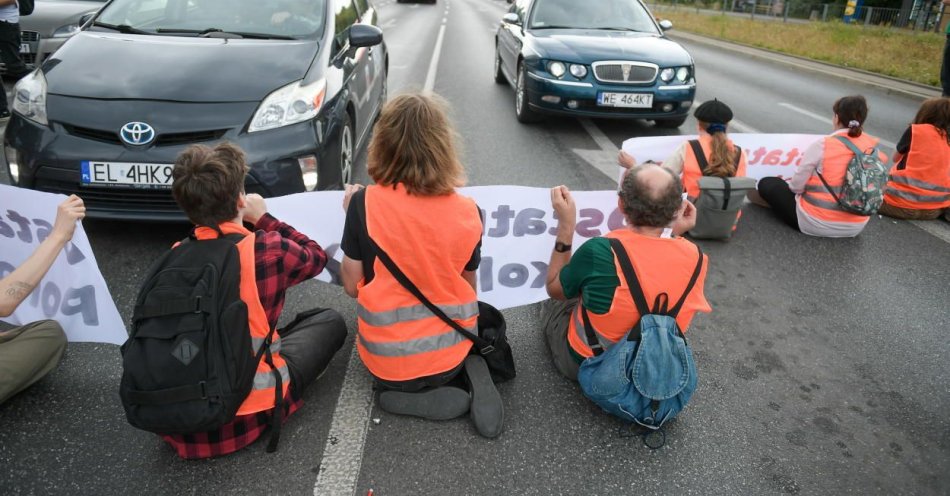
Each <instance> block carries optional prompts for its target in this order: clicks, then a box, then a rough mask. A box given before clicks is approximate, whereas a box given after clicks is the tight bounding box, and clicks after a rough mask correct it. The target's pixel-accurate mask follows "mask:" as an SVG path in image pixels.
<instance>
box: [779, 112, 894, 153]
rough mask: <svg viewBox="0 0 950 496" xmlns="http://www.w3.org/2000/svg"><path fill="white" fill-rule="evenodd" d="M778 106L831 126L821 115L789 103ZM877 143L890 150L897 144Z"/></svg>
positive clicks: (828, 119) (885, 141)
mask: <svg viewBox="0 0 950 496" xmlns="http://www.w3.org/2000/svg"><path fill="white" fill-rule="evenodd" d="M778 106H779V107H784V108H787V109H789V110H791V111H792V112H798V113H799V114H802V115H804V116H807V117H811V118H812V119H815V120H816V121H819V122H823V123H825V124H828V125H829V126H831V125H832V122H831V119H830V118H828V117H825V116H823V115H819V114H816V113H814V112H811V111H809V110H805V109H803V108H799V107H796V106H794V105H792V104H791V103H779V104H778ZM878 141H879V142H880V143H881V144H882V145H884V146H886V147H888V148H891V149H895V148H897V144H895V143H892V142H890V141H887V140H886V139H881V138H878Z"/></svg>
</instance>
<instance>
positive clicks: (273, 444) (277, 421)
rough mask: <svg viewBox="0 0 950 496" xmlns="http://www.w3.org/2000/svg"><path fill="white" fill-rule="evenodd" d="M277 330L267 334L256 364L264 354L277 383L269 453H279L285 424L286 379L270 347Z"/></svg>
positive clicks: (271, 420) (265, 361) (274, 328)
mask: <svg viewBox="0 0 950 496" xmlns="http://www.w3.org/2000/svg"><path fill="white" fill-rule="evenodd" d="M276 330H277V328H276V327H271V329H270V331H269V332H268V333H267V337H266V338H265V339H264V344H263V345H261V350H260V351H258V354H257V360H256V362H255V363H260V361H261V354H263V355H264V363H266V364H267V365H268V366H269V367H270V370H271V372H272V373H273V374H274V378H275V380H276V383H277V384H276V387H275V388H274V413H272V414H271V417H270V440H268V442H267V448H266V451H267V452H268V453H273V452H275V451H277V443H279V442H280V427H281V426H282V425H283V424H284V378H283V377H282V376H281V375H280V370H279V369H278V368H277V366H276V365H274V356H273V354H272V353H271V351H270V345H271V343H272V342H273V339H274V332H275V331H276ZM262 352H263V353H262Z"/></svg>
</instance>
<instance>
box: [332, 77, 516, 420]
mask: <svg viewBox="0 0 950 496" xmlns="http://www.w3.org/2000/svg"><path fill="white" fill-rule="evenodd" d="M454 135H455V133H454V131H453V129H452V126H451V124H450V123H449V120H448V116H447V115H446V112H445V110H444V104H443V103H441V101H439V100H437V99H435V98H432V97H427V96H423V95H401V96H399V97H396V98H394V99H392V100H391V101H390V102H389V103H387V104H386V106H385V107H384V108H383V111H382V114H381V115H380V118H379V122H378V123H377V124H376V127H375V129H374V132H373V139H372V141H371V142H370V145H369V156H368V160H367V162H368V172H369V175H370V177H371V178H373V180H374V181H375V182H376V185H375V186H369V187H367V188H365V189H361V188H362V187H361V186H359V185H351V186H348V187H347V190H346V195H345V197H344V203H343V208H344V209H346V224H345V226H344V228H343V242H342V245H341V247H342V249H343V252H344V253H345V254H346V256H344V258H343V264H342V279H343V287H344V289H345V290H346V293H347V294H348V295H350V296H352V297H354V298H356V300H357V305H358V316H359V319H358V322H359V335H358V339H357V340H356V346H357V350H358V351H359V354H360V358H361V359H362V360H363V363H364V364H365V365H366V368H367V369H368V370H369V372H370V373H371V374H372V375H373V376H374V377H375V378H376V383H377V388H378V389H381V390H382V392H381V393H380V395H379V406H380V408H382V409H383V410H384V411H387V412H390V413H395V414H401V415H412V416H417V417H422V418H426V419H430V420H446V419H451V418H455V417H459V416H462V415H464V414H465V413H466V412H470V417H471V419H472V422H473V424H474V425H475V428H476V430H477V431H478V433H479V434H481V435H482V436H485V437H488V438H494V437H496V436H498V435H499V434H501V431H502V428H503V423H504V410H503V405H502V402H501V396H500V395H499V394H498V391H497V389H495V385H494V383H493V382H492V379H491V376H490V375H489V370H488V367H487V364H486V362H485V360H484V359H483V358H482V357H481V356H479V355H475V354H471V353H472V342H471V341H469V340H468V339H467V338H466V337H465V336H464V335H462V334H461V333H460V332H458V331H457V330H455V329H453V328H452V327H450V326H449V325H448V324H447V323H446V322H445V321H443V320H441V318H440V317H437V316H436V315H435V314H433V313H432V311H431V310H429V308H427V307H426V306H424V304H423V303H421V301H422V300H421V299H420V298H417V297H416V296H414V295H413V292H411V291H410V289H409V287H410V286H408V285H407V282H408V284H411V285H414V286H415V287H416V289H417V291H418V293H419V294H421V295H422V296H423V297H425V298H426V299H428V300H430V301H431V302H432V303H433V304H434V305H437V306H438V307H439V308H440V309H441V310H442V311H443V312H444V313H445V314H446V317H447V318H449V319H452V320H454V321H455V322H456V323H457V324H458V325H459V326H461V327H463V328H466V329H469V330H471V332H472V333H473V334H474V333H476V329H477V322H478V316H479V310H478V295H477V293H476V282H475V281H476V280H475V277H476V274H475V271H476V270H477V269H478V265H479V262H480V261H481V236H482V221H481V214H480V212H479V210H478V207H477V205H476V204H475V202H474V201H472V199H470V198H467V197H464V196H462V195H460V194H458V193H457V192H456V191H455V188H456V187H460V186H462V185H463V184H464V180H465V178H464V168H463V166H462V164H461V162H460V161H459V158H458V154H457V152H456V146H455V140H454ZM386 255H388V257H389V259H391V261H392V264H388V262H384V261H383V259H384V257H385V256H386ZM387 264H388V265H387ZM389 267H394V269H393V270H392V271H391V270H390V269H389ZM394 272H401V273H402V274H403V275H404V276H405V277H404V279H407V280H408V281H405V280H402V281H401V280H399V279H397V276H396V275H394ZM463 372H464V373H463ZM460 376H461V377H460ZM463 378H464V382H463V381H462V380H461V379H463Z"/></svg>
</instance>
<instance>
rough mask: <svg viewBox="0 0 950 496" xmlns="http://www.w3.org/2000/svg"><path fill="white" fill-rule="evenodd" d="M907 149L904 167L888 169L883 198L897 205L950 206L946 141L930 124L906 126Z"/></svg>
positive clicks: (919, 207) (949, 148)
mask: <svg viewBox="0 0 950 496" xmlns="http://www.w3.org/2000/svg"><path fill="white" fill-rule="evenodd" d="M910 133H911V138H910V151H909V153H908V154H907V161H906V162H905V166H904V168H902V169H900V170H898V169H897V168H896V167H895V168H893V169H891V179H890V180H889V181H888V182H887V186H886V187H885V188H884V201H885V202H887V204H888V205H891V206H893V207H897V208H907V209H912V210H935V209H942V208H947V207H950V143H947V137H946V136H944V135H942V134H940V132H939V131H937V128H936V127H934V126H933V125H931V124H914V125H912V126H911V127H910Z"/></svg>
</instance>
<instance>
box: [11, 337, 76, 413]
mask: <svg viewBox="0 0 950 496" xmlns="http://www.w3.org/2000/svg"><path fill="white" fill-rule="evenodd" d="M65 350H66V334H65V333H63V328H62V327H60V325H59V324H57V323H56V322H54V321H52V320H42V321H39V322H33V323H32V324H27V325H25V326H21V327H14V328H13V329H11V330H9V331H6V332H0V404H2V403H3V402H5V401H6V400H7V399H9V398H10V397H11V396H13V395H15V394H17V393H19V392H20V391H23V390H24V389H26V388H27V387H29V386H30V385H31V384H33V383H34V382H36V381H38V380H40V379H42V378H43V377H45V376H46V374H49V373H50V372H52V371H53V369H55V368H56V365H57V364H59V360H60V359H61V358H62V357H63V352H64V351H65Z"/></svg>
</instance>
